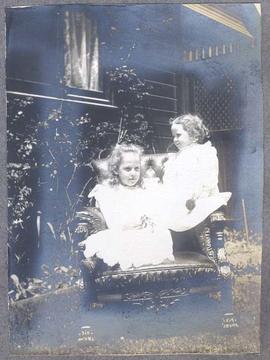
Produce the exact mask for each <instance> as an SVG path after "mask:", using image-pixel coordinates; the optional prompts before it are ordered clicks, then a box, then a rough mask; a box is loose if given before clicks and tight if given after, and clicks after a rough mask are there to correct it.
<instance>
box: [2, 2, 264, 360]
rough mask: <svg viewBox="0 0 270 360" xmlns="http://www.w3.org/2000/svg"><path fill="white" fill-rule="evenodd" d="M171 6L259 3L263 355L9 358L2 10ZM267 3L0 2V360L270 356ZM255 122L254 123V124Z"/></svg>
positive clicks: (261, 332)
mask: <svg viewBox="0 0 270 360" xmlns="http://www.w3.org/2000/svg"><path fill="white" fill-rule="evenodd" d="M154 3H160V4H165V3H168V4H172V3H179V4H181V3H201V4H207V3H212V4H214V3H222V4H232V3H237V4H240V3H243V4H245V3H261V5H262V41H261V44H262V47H261V59H262V84H263V131H264V144H263V146H264V196H263V199H264V202H263V251H262V286H261V315H260V318H261V325H260V338H261V351H260V353H237V354H213V353H212V354H205V353H204V354H200V353H189V354H185V353H179V354H166V355H165V354H155V355H153V354H151V355H150V354H145V355H115V354H112V355H106V356H104V355H100V356H98V355H91V354H80V355H75V356H74V355H57V356H50V355H12V354H9V331H8V328H9V321H8V319H9V315H8V305H7V292H8V279H7V269H8V256H7V177H6V154H7V150H6V82H5V8H6V7H15V6H16V7H19V6H21V7H23V6H30V5H33V6H34V5H61V4H63V5H64V4H89V5H91V4H93V5H117V4H118V5H125V4H130V5H131V4H154ZM269 55H270V0H262V1H248V0H246V1H243V0H210V1H209V0H206V1H205V0H178V1H172V0H143V1H142V0H110V1H109V0H1V4H0V104H1V111H0V146H1V152H0V171H1V182H0V239H1V241H0V324H1V325H0V358H1V359H14V360H21V359H35V358H38V359H39V360H43V359H51V360H53V359H59V358H60V356H61V359H74V360H75V359H86V358H91V359H105V358H106V359H108V358H109V359H110V358H111V359H114V358H116V357H117V358H118V359H120V358H121V359H125V358H129V359H135V358H138V357H139V358H143V359H156V360H159V359H164V360H166V358H169V359H186V360H189V359H190V360H191V359H192V360H197V359H203V360H204V359H205V360H206V359H228V358H231V359H236V360H237V359H239V360H240V359H241V360H242V359H243V360H249V359H262V360H267V359H269V357H270V241H269V239H268V236H269V234H270V191H269V189H270V121H269V119H270V56H269ZM256 120H257V119H254V121H256Z"/></svg>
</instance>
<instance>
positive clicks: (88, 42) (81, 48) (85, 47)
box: [64, 11, 102, 91]
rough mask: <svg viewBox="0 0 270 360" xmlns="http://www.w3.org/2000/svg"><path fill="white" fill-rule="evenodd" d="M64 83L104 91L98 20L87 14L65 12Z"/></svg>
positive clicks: (84, 88) (69, 85)
mask: <svg viewBox="0 0 270 360" xmlns="http://www.w3.org/2000/svg"><path fill="white" fill-rule="evenodd" d="M64 44H65V85H66V86H68V87H75V88H79V89H83V90H91V91H101V90H102V83H101V71H100V61H99V37H98V27H97V21H96V19H94V18H92V17H91V16H90V15H89V14H88V13H82V12H71V11H66V12H65V14H64Z"/></svg>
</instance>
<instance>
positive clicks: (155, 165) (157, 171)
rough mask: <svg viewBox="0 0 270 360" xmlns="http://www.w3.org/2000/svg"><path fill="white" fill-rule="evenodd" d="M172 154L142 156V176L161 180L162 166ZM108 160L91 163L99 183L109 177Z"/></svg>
mask: <svg viewBox="0 0 270 360" xmlns="http://www.w3.org/2000/svg"><path fill="white" fill-rule="evenodd" d="M172 155H173V154H172V153H168V154H147V155H143V156H142V173H143V176H146V177H149V176H157V177H159V178H162V175H163V165H164V163H165V162H166V161H167V160H168V159H169V157H170V156H172ZM108 159H109V158H105V159H99V160H94V161H93V162H92V166H93V168H94V170H95V172H96V174H97V178H98V181H99V182H103V181H104V180H106V179H107V178H108V176H109V169H108ZM150 169H153V170H154V173H153V175H151V172H150V171H149V170H150Z"/></svg>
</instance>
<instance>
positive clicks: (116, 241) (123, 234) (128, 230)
mask: <svg viewBox="0 0 270 360" xmlns="http://www.w3.org/2000/svg"><path fill="white" fill-rule="evenodd" d="M141 154H142V151H141V149H140V148H139V147H137V146H135V145H126V144H123V145H117V146H116V147H115V149H114V150H113V151H112V154H111V156H110V158H109V172H110V177H109V179H108V180H107V181H106V182H104V183H103V184H98V185H96V187H95V188H94V189H93V190H92V191H91V193H90V194H89V197H94V198H95V199H96V203H97V206H98V207H99V208H100V210H101V212H102V214H103V216H104V218H105V221H106V224H107V226H108V229H107V230H104V231H100V232H99V233H97V234H93V235H91V236H89V237H88V238H87V239H86V240H85V241H84V244H85V252H84V255H85V256H86V257H91V256H94V255H96V256H98V257H99V258H101V259H103V261H104V262H105V263H106V264H108V265H109V266H114V265H115V264H117V263H119V264H120V267H121V269H122V270H126V269H128V268H130V267H132V266H134V267H139V266H143V265H149V264H151V265H156V264H160V263H162V262H163V261H164V260H165V261H166V260H173V259H174V258H173V253H172V252H173V248H172V239H171V235H170V232H169V230H168V229H167V228H165V227H160V226H158V224H156V223H154V222H153V221H152V219H151V212H152V210H151V209H152V208H153V206H152V204H150V201H151V199H152V197H151V196H149V197H148V194H150V193H151V192H149V191H147V190H145V189H144V187H143V183H142V176H141Z"/></svg>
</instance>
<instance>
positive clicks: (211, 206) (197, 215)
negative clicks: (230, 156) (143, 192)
mask: <svg viewBox="0 0 270 360" xmlns="http://www.w3.org/2000/svg"><path fill="white" fill-rule="evenodd" d="M171 131H172V136H173V141H174V144H175V145H176V147H177V149H178V152H177V153H176V154H171V156H170V158H169V160H168V161H167V162H166V163H165V164H164V176H163V185H162V191H161V193H162V201H161V203H162V204H163V205H162V207H161V210H162V211H161V218H163V221H164V222H166V223H167V226H168V228H169V229H171V230H174V231H186V230H189V229H191V228H193V227H195V226H196V225H198V224H199V223H201V222H202V221H203V220H205V219H206V218H207V217H208V216H209V215H210V214H211V213H212V212H213V211H215V210H217V209H218V208H220V207H221V206H222V205H226V204H227V202H228V200H229V199H230V197H231V193H230V192H223V193H221V192H219V188H218V172H219V164H218V158H217V151H216V149H215V147H214V146H213V145H212V144H211V142H210V141H207V138H208V137H209V131H208V129H207V128H206V127H205V125H204V124H203V121H202V119H201V118H200V117H199V116H197V115H191V114H185V115H182V116H179V117H176V118H175V119H173V120H172V122H171ZM192 204H194V208H193V209H192V206H190V205H192Z"/></svg>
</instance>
